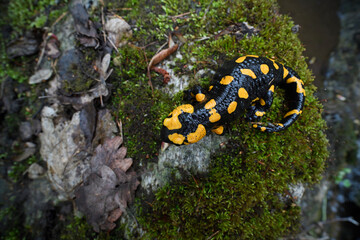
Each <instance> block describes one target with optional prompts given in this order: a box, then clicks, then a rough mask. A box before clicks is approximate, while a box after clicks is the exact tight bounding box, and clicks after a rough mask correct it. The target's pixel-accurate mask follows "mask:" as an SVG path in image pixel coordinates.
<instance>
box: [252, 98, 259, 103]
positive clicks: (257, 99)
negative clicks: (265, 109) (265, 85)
mask: <svg viewBox="0 0 360 240" xmlns="http://www.w3.org/2000/svg"><path fill="white" fill-rule="evenodd" d="M256 101H259V98H258V97H257V98H255V99H254V100H252V101H251V102H252V103H253V102H256Z"/></svg>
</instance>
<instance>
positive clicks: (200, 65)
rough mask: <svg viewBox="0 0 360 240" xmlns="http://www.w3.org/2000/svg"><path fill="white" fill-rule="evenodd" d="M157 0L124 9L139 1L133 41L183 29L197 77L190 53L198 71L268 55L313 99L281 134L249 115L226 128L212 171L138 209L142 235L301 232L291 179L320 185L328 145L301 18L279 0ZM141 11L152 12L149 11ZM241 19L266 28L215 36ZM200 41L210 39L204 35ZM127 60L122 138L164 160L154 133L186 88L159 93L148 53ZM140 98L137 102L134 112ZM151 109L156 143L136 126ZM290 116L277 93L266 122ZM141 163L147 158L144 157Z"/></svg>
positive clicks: (126, 55)
mask: <svg viewBox="0 0 360 240" xmlns="http://www.w3.org/2000/svg"><path fill="white" fill-rule="evenodd" d="M158 4H159V5H156V4H155V3H154V4H152V5H151V4H148V5H145V4H144V3H143V1H138V2H137V1H136V2H134V1H130V2H128V3H125V4H124V5H123V6H122V7H124V8H130V7H131V8H132V9H136V12H135V11H131V12H127V13H126V14H125V13H124V15H123V16H124V18H125V19H127V18H128V19H127V20H132V21H133V22H136V26H137V28H138V30H137V31H134V38H135V39H134V40H135V41H137V42H138V45H146V43H149V42H151V41H153V40H157V41H159V42H165V41H166V39H165V37H163V36H165V35H166V34H167V33H168V32H170V31H172V30H174V29H175V28H176V29H180V32H181V34H182V36H183V37H184V38H185V39H187V42H185V43H184V44H183V45H182V46H181V48H180V49H179V50H178V51H180V53H181V54H182V56H183V58H182V59H177V60H175V61H176V62H177V63H178V65H179V68H178V69H177V74H189V73H188V72H184V70H183V68H182V66H183V65H185V64H187V63H189V62H190V59H191V58H195V59H196V61H195V62H193V63H192V64H193V72H195V73H196V72H197V71H199V70H201V69H204V68H212V69H214V70H216V67H215V66H214V63H213V62H214V61H213V60H215V61H216V62H217V65H218V66H219V65H221V64H222V62H223V61H224V60H227V59H231V58H233V57H236V56H241V55H245V54H255V55H261V56H266V57H271V58H274V59H276V60H277V61H280V62H283V63H284V64H286V65H287V66H290V67H292V68H293V69H294V70H295V71H297V72H298V74H299V75H300V77H301V78H302V80H303V81H304V83H305V89H306V93H307V98H306V103H305V106H304V109H303V114H302V116H301V117H300V118H299V120H298V121H296V123H295V124H294V125H292V126H291V127H290V128H289V129H287V130H285V131H283V132H280V133H275V134H268V133H262V132H259V131H257V130H254V129H252V128H251V127H250V124H249V123H247V122H245V121H244V120H241V119H239V120H238V121H235V122H233V123H231V124H229V126H228V128H229V129H230V130H231V131H228V133H227V136H228V137H229V141H228V142H227V143H226V148H225V149H220V150H218V152H217V153H216V154H214V155H213V157H212V159H211V161H212V164H211V168H210V172H209V173H208V174H207V175H205V176H204V175H202V176H188V177H184V178H183V180H181V181H173V182H171V183H169V184H168V185H167V186H165V187H163V188H162V189H160V190H159V191H158V192H157V193H156V195H155V200H154V201H153V202H152V203H151V207H149V208H147V209H143V210H142V211H141V212H140V213H139V214H140V223H141V224H142V226H143V228H144V229H145V230H146V231H147V233H146V234H145V235H144V238H148V239H153V238H158V239H208V238H214V239H276V238H278V237H281V236H284V235H288V234H292V233H294V232H296V230H297V227H298V223H299V217H300V208H299V206H297V204H296V203H295V202H296V201H295V199H292V198H291V196H290V194H289V193H288V191H289V184H297V183H302V184H305V185H310V184H313V183H316V182H317V181H319V179H320V178H321V173H322V171H323V169H324V162H325V160H326V158H327V156H328V151H327V139H326V137H325V134H324V130H325V128H326V125H325V122H324V121H323V120H322V118H321V112H322V106H321V104H320V103H319V101H318V100H317V99H316V98H315V97H314V95H313V94H314V91H315V90H316V88H315V87H314V85H312V81H313V76H312V74H311V72H310V70H309V69H308V68H307V65H306V61H305V60H306V59H305V57H304V56H303V55H302V53H303V51H304V48H303V46H302V45H301V42H300V41H299V39H298V36H297V34H296V33H293V32H292V27H293V26H294V23H293V22H292V20H291V19H290V18H289V17H288V16H284V15H280V14H279V13H278V6H277V3H276V1H267V0H244V1H197V2H196V3H195V2H193V1H185V2H181V3H180V2H178V1H172V0H167V1H165V0H164V1H159V2H158ZM157 6H160V7H161V9H160V10H159V9H158V7H157ZM139 12H148V14H147V15H146V16H144V15H140V14H139ZM186 12H190V13H189V14H188V15H187V16H186V17H183V18H182V17H179V18H176V17H175V18H174V16H178V15H181V14H183V13H186ZM172 17H173V18H172ZM241 22H247V23H248V24H249V25H251V26H253V27H255V28H256V29H258V34H257V35H255V36H252V37H246V36H245V37H244V38H242V39H240V40H239V39H238V38H237V37H236V36H235V35H223V36H220V37H218V38H216V39H215V38H214V35H215V34H216V33H218V32H219V31H221V30H224V29H226V28H227V27H229V26H230V25H233V24H237V23H241ZM199 39H206V40H201V41H196V40H199ZM146 50H147V51H146V55H147V56H152V55H153V54H154V52H155V50H156V49H155V48H151V47H149V48H147V49H146ZM120 58H121V59H120V60H121V61H120V62H121V64H120V65H121V69H122V71H121V72H120V71H119V72H118V76H119V77H120V78H121V79H122V81H123V83H122V84H120V85H119V88H118V89H119V90H118V97H119V98H121V100H119V101H118V102H117V103H118V104H119V105H118V106H120V107H119V112H120V115H122V116H123V118H124V119H126V120H125V122H124V131H125V133H124V134H125V136H128V137H127V138H125V140H127V141H128V146H129V152H130V153H133V155H132V156H133V157H134V156H135V159H136V158H141V157H145V156H148V159H149V160H154V161H156V154H157V151H158V150H157V149H158V147H159V143H160V139H159V136H158V135H156V133H159V129H160V127H161V121H162V119H163V118H164V117H165V116H166V115H167V114H168V113H169V112H170V110H171V109H173V107H174V106H176V105H179V104H180V103H181V94H178V95H176V96H175V98H173V99H171V98H170V97H168V96H166V95H165V94H163V93H161V92H159V91H158V90H155V94H154V95H152V94H151V91H150V90H149V87H148V86H147V78H146V75H145V71H144V69H145V68H146V61H145V57H144V54H143V53H142V52H141V51H140V50H135V49H130V50H129V49H128V50H124V51H123V52H122V54H121V57H120ZM132 62H136V63H137V66H134V65H133V64H131V63H132ZM190 76H191V74H190ZM193 77H194V75H192V76H191V78H193ZM152 79H153V83H154V84H155V85H156V86H157V88H158V89H161V88H162V87H166V86H164V85H163V84H162V83H161V77H159V76H157V75H156V74H152ZM210 80H211V79H210V78H209V79H194V80H192V84H195V83H200V84H202V85H203V86H207V85H208V84H209V81H210ZM125 93H130V94H125ZM134 102H137V104H136V105H138V104H139V105H140V106H138V107H139V108H138V107H136V108H132V110H129V109H128V108H129V107H130V106H133V105H131V104H133V103H134ZM144 106H147V107H146V110H145V111H146V112H147V114H148V115H147V117H146V123H145V124H146V126H149V127H150V129H151V130H149V131H150V132H152V134H151V135H150V136H152V137H151V139H149V138H147V137H146V135H145V134H146V133H141V131H140V130H138V133H136V132H134V131H135V130H134V124H135V125H136V124H138V125H137V126H138V127H140V126H141V124H140V122H139V121H138V120H137V119H138V117H137V116H136V114H137V113H136V111H139V109H142V107H144ZM127 109H128V110H127ZM135 109H138V110H135ZM143 110H144V109H143ZM131 112H133V113H132V114H131ZM284 112H285V108H284V102H283V92H281V91H278V92H277V93H276V95H275V100H274V103H273V106H272V107H271V112H270V113H269V114H268V116H266V117H265V119H264V121H269V122H276V120H279V119H281V118H282V115H283V113H284ZM134 120H136V121H134ZM139 120H140V119H139ZM143 120H144V119H143ZM135 127H136V126H135ZM141 129H143V127H142V128H141ZM153 131H155V132H153ZM146 132H147V131H146ZM129 133H131V134H129ZM150 145H152V149H153V150H152V151H151V153H152V154H150V155H149V152H148V150H146V151H144V150H145V149H146V147H148V146H150ZM142 152H143V153H142ZM146 152H147V153H146ZM145 153H146V154H147V155H146V154H145ZM130 155H131V154H130ZM149 156H150V157H149ZM136 160H140V161H142V163H145V162H146V161H144V159H143V158H142V159H136ZM284 199H287V200H284ZM144 205H146V203H144Z"/></svg>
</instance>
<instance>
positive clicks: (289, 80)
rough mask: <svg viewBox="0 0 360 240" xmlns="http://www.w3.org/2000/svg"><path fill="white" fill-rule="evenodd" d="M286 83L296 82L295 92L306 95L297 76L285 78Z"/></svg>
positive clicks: (302, 83)
mask: <svg viewBox="0 0 360 240" xmlns="http://www.w3.org/2000/svg"><path fill="white" fill-rule="evenodd" d="M286 83H296V92H297V93H302V94H304V96H306V94H305V89H304V88H303V85H304V82H303V81H302V80H300V79H298V78H297V77H291V78H289V79H288V80H286Z"/></svg>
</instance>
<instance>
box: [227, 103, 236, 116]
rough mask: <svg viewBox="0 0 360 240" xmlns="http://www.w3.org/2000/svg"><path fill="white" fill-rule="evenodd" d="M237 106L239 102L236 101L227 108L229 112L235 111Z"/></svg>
mask: <svg viewBox="0 0 360 240" xmlns="http://www.w3.org/2000/svg"><path fill="white" fill-rule="evenodd" d="M236 106H237V102H235V101H234V102H231V103H230V104H229V106H228V109H227V111H228V113H229V114H231V113H233V112H234V111H235V110H236Z"/></svg>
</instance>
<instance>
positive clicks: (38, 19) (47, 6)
mask: <svg viewBox="0 0 360 240" xmlns="http://www.w3.org/2000/svg"><path fill="white" fill-rule="evenodd" d="M67 2H68V1H67V0H64V1H60V2H59V3H57V2H56V1H55V0H39V1H36V2H35V1H33V0H10V1H9V5H8V8H7V9H8V11H7V14H8V17H7V18H8V19H9V23H10V24H11V27H12V28H13V29H14V30H15V31H16V32H17V33H21V32H23V31H24V30H26V29H31V28H42V27H44V26H45V25H46V24H47V23H52V22H54V21H55V20H56V19H57V18H58V17H59V16H60V14H61V13H62V12H64V11H66V3H67ZM60 9H61V10H60ZM49 12H51V13H50V14H48V13H49Z"/></svg>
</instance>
